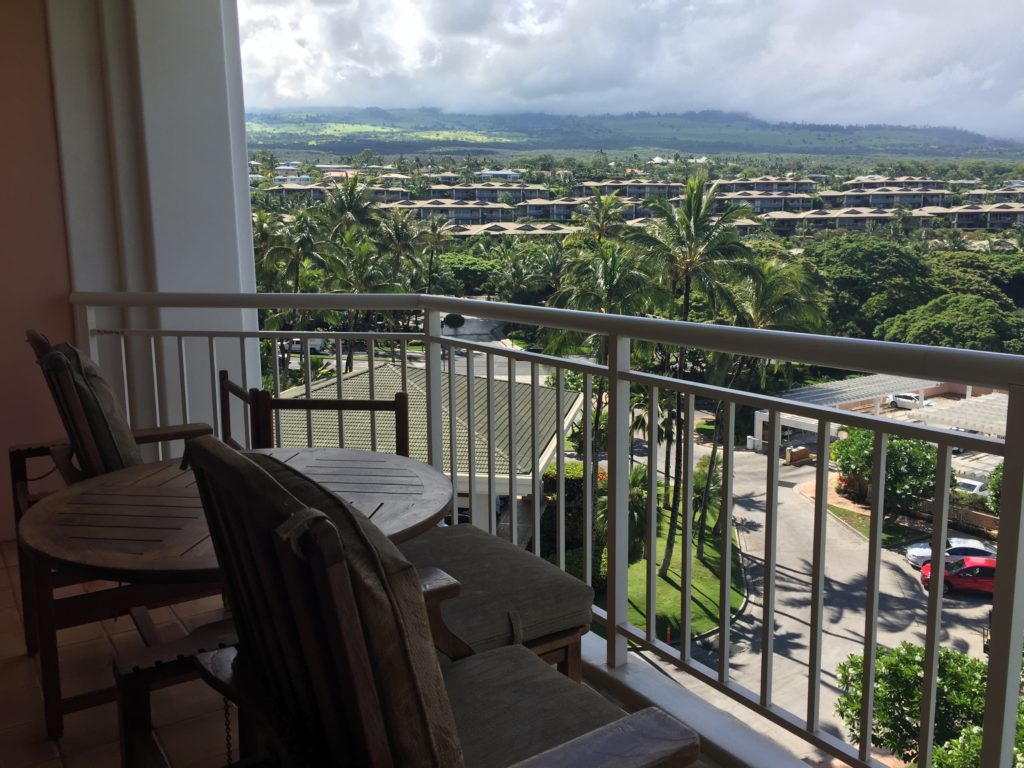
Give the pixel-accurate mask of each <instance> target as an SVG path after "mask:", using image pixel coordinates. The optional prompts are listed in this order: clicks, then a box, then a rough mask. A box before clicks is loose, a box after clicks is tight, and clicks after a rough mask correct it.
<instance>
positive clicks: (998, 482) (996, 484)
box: [985, 462, 1003, 515]
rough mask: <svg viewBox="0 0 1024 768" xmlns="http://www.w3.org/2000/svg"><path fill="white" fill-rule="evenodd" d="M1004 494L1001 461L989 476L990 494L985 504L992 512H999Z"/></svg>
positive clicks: (995, 513) (996, 513)
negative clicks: (1000, 501)
mask: <svg viewBox="0 0 1024 768" xmlns="http://www.w3.org/2000/svg"><path fill="white" fill-rule="evenodd" d="M1002 495H1003V462H999V464H998V465H997V466H996V468H995V469H993V470H992V474H990V475H989V476H988V496H986V497H985V506H987V507H988V508H989V510H991V512H992V514H994V515H998V514H999V500H1000V498H1002Z"/></svg>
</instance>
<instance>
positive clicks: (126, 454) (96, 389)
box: [39, 344, 142, 472]
mask: <svg viewBox="0 0 1024 768" xmlns="http://www.w3.org/2000/svg"><path fill="white" fill-rule="evenodd" d="M39 366H40V367H41V368H42V369H43V371H45V372H50V371H53V370H58V368H64V369H67V370H68V371H69V373H70V374H71V380H72V381H73V382H74V385H75V390H76V391H77V393H78V399H79V400H80V401H81V403H82V410H83V411H84V412H85V418H86V421H87V422H88V423H89V429H90V431H91V432H92V434H93V439H94V440H95V441H96V447H97V449H98V450H99V454H100V459H101V460H102V462H103V465H104V467H106V470H107V471H108V472H113V471H115V470H118V469H124V468H125V467H131V466H134V465H136V464H141V463H142V454H141V453H140V452H139V446H138V443H136V442H135V438H134V436H133V435H132V428H131V427H130V426H129V424H128V419H127V418H125V415H124V411H123V410H122V409H121V405H120V403H119V402H118V401H117V398H116V397H114V392H113V390H112V389H111V388H110V384H109V383H107V380H106V379H105V378H103V374H102V373H100V370H99V368H97V367H96V363H94V362H93V361H92V360H90V359H89V358H88V357H86V356H85V355H83V354H81V353H80V352H79V351H78V350H77V349H76V348H75V347H73V346H71V345H70V344H56V345H53V346H51V347H50V351H49V352H47V353H46V354H44V355H42V356H41V357H40V358H39Z"/></svg>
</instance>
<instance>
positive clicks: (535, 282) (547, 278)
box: [529, 242, 569, 296]
mask: <svg viewBox="0 0 1024 768" xmlns="http://www.w3.org/2000/svg"><path fill="white" fill-rule="evenodd" d="M535 254H536V257H535V258H534V259H533V263H532V264H531V269H530V276H529V282H530V286H531V287H532V288H533V290H534V291H536V292H537V293H538V294H540V295H542V296H550V295H551V294H552V293H554V292H555V291H556V290H558V286H560V285H561V284H562V275H563V274H564V273H565V269H566V264H567V263H568V260H569V256H568V252H567V251H566V249H565V248H563V247H562V246H561V244H559V243H551V242H549V243H544V244H543V245H541V246H540V247H539V248H537V250H536V251H535Z"/></svg>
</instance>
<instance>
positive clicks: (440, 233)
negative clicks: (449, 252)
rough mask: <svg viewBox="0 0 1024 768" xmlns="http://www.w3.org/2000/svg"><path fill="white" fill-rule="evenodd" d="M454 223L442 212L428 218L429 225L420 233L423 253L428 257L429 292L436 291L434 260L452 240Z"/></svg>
mask: <svg viewBox="0 0 1024 768" xmlns="http://www.w3.org/2000/svg"><path fill="white" fill-rule="evenodd" d="M451 229H452V224H451V222H450V221H448V219H447V218H446V217H444V216H441V215H440V214H436V213H435V214H434V215H433V216H431V217H430V218H429V219H427V225H426V227H424V228H423V230H422V231H421V234H420V242H421V244H422V246H423V253H424V254H425V255H426V257H427V293H433V292H434V260H435V259H436V258H437V255H438V254H439V253H440V252H441V251H442V250H444V247H445V245H447V244H448V241H449V240H451V237H452V236H451Z"/></svg>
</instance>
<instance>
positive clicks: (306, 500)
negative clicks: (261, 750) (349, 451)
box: [187, 437, 461, 767]
mask: <svg viewBox="0 0 1024 768" xmlns="http://www.w3.org/2000/svg"><path fill="white" fill-rule="evenodd" d="M187 456H188V459H189V461H190V462H191V463H192V466H193V468H194V470H195V474H196V478H197V481H198V485H199V491H200V495H201V496H202V499H203V507H204V509H205V510H206V514H207V519H208V520H209V525H210V534H211V537H212V539H213V542H214V547H215V548H216V551H217V557H218V560H219V561H220V565H221V569H222V571H223V572H224V577H225V578H224V580H225V584H226V587H227V591H228V600H229V603H230V605H231V607H232V610H233V612H234V615H235V620H236V624H237V625H238V636H239V648H238V653H239V659H240V661H241V663H244V664H246V667H247V672H256V673H257V674H259V675H260V676H261V677H263V678H265V680H266V687H267V689H268V690H270V691H271V692H272V694H273V696H274V699H275V702H274V703H275V706H274V707H272V711H273V712H274V713H275V715H276V716H277V720H278V721H279V722H280V723H281V731H282V732H281V733H279V736H282V737H283V740H284V741H285V742H286V743H287V744H289V745H290V746H291V747H293V748H294V750H295V753H294V755H293V757H294V762H296V763H297V764H303V765H305V764H310V765H312V764H331V765H341V766H347V765H391V764H399V765H403V766H405V765H409V766H453V767H455V766H459V765H461V748H460V747H459V743H458V735H457V731H456V728H455V724H454V717H453V716H452V714H451V708H450V705H449V703H448V698H447V693H446V691H445V689H444V683H443V680H442V678H441V673H440V669H439V668H438V661H437V658H436V654H435V651H434V647H433V642H432V639H431V637H430V630H429V622H428V620H427V616H426V609H425V606H424V605H423V597H422V593H421V588H420V583H419V577H418V575H417V574H416V571H415V569H414V568H413V566H412V565H411V564H410V563H409V562H408V561H407V560H405V558H403V557H402V556H401V553H399V552H398V550H397V549H396V548H395V547H394V545H393V544H391V542H389V541H388V540H387V538H386V537H385V536H384V535H383V534H382V533H381V532H380V531H379V530H378V529H377V528H376V527H375V526H374V525H373V524H372V523H371V522H369V521H368V520H367V519H366V518H365V517H363V516H362V515H360V514H359V513H358V512H355V511H354V510H352V509H351V508H350V507H348V506H347V505H345V504H344V502H342V501H341V500H340V499H338V497H336V496H335V495H334V494H332V493H331V492H330V491H328V490H327V489H325V488H323V487H322V486H319V485H318V484H316V483H315V482H313V481H312V480H310V479H309V478H307V477H305V476H304V475H302V474H301V473H299V472H297V471H296V470H294V469H292V468H291V467H288V466H286V465H284V464H282V463H281V462H278V461H277V460H275V459H273V458H272V457H270V456H266V455H260V454H251V455H243V454H239V453H237V452H236V451H233V450H232V449H230V448H229V447H228V446H226V445H224V444H223V443H221V442H219V441H218V440H216V439H215V438H212V437H203V438H199V439H197V440H194V441H192V442H191V443H190V444H189V448H188V454H187ZM257 462H258V464H257ZM314 505H315V508H313V507H314ZM325 513H326V514H325ZM282 710H283V712H284V714H285V717H283V718H282V717H281V716H280V715H281V712H282Z"/></svg>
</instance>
